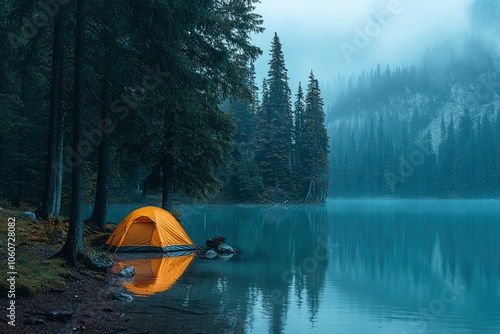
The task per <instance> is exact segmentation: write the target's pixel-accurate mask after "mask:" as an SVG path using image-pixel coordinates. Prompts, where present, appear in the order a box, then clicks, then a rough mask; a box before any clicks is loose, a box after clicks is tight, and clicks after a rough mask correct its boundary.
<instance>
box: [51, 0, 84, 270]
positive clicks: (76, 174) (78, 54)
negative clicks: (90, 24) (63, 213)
mask: <svg viewBox="0 0 500 334" xmlns="http://www.w3.org/2000/svg"><path fill="white" fill-rule="evenodd" d="M85 5H86V0H77V3H76V30H75V76H74V96H73V98H74V101H73V104H74V105H73V151H74V152H78V151H79V146H80V145H79V144H81V142H82V119H83V117H82V113H83V88H84V83H85V82H84V81H85V80H84V79H85V78H84V61H85ZM80 158H81V159H82V158H83V157H81V156H80ZM82 209H83V162H82V161H80V162H79V163H76V165H75V166H73V169H72V173H71V207H70V221H69V229H68V236H67V238H66V243H65V244H64V246H63V248H62V249H61V250H60V251H59V253H57V254H56V255H55V256H61V257H64V258H66V259H67V260H68V261H69V263H70V264H72V265H73V266H76V267H78V259H80V258H82V257H83V215H82V211H83V210H82Z"/></svg>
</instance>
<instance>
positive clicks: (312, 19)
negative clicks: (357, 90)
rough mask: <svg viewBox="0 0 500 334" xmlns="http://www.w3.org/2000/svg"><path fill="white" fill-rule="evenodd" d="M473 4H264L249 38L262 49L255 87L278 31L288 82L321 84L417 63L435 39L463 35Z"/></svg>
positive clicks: (461, 0)
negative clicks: (258, 30) (312, 79)
mask: <svg viewBox="0 0 500 334" xmlns="http://www.w3.org/2000/svg"><path fill="white" fill-rule="evenodd" d="M473 2H474V0H309V1H304V0H262V2H261V3H259V4H257V8H256V12H257V13H258V14H260V15H262V17H263V19H264V24H263V26H264V28H265V29H266V31H265V32H264V33H262V34H259V35H256V36H254V37H253V42H254V44H256V45H257V46H259V47H260V48H261V49H262V50H263V55H262V56H261V57H260V58H259V60H258V61H257V62H256V63H255V66H256V70H257V80H258V82H257V84H258V85H259V86H261V83H262V79H263V78H264V77H265V76H267V71H268V61H269V49H270V45H271V41H272V38H273V36H274V33H275V32H276V33H277V34H278V36H279V37H280V40H281V43H282V44H283V52H284V55H285V64H286V67H287V69H288V76H289V78H290V81H289V84H290V88H291V89H292V92H293V93H294V94H295V92H296V90H297V86H298V83H299V81H301V82H302V85H303V86H306V85H307V78H308V76H309V73H310V71H311V70H313V71H314V74H315V76H316V78H318V79H319V81H320V84H325V83H326V81H327V80H330V79H331V78H335V77H336V76H337V75H338V74H339V73H340V74H343V75H350V74H352V73H360V72H361V71H362V70H370V69H371V68H373V67H375V66H377V64H379V63H380V65H381V66H382V68H385V67H386V66H387V65H390V66H391V67H395V66H400V65H402V64H415V63H418V61H419V59H420V58H421V56H422V54H423V52H424V51H425V50H426V49H427V48H428V47H429V46H432V45H433V44H435V43H436V42H437V41H438V40H443V39H448V38H449V37H453V36H457V35H463V34H467V32H468V31H469V29H470V22H469V10H470V6H471V5H472V4H473Z"/></svg>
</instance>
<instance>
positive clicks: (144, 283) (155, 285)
mask: <svg viewBox="0 0 500 334" xmlns="http://www.w3.org/2000/svg"><path fill="white" fill-rule="evenodd" d="M194 257H195V255H194V254H191V255H186V256H177V257H161V258H152V259H138V260H131V261H125V262H117V263H116V264H115V265H114V267H113V270H114V271H115V272H119V271H120V270H121V269H122V268H123V267H125V266H133V267H134V269H135V276H134V281H133V282H132V283H124V284H123V285H124V287H125V289H127V290H128V291H130V292H132V293H135V294H137V295H152V294H155V293H157V292H162V291H166V290H168V289H170V288H171V287H172V285H174V284H175V282H177V280H178V279H179V277H181V275H182V274H183V273H184V271H185V270H186V268H187V267H188V266H189V264H190V263H191V261H193V259H194Z"/></svg>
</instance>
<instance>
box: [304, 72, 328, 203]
mask: <svg viewBox="0 0 500 334" xmlns="http://www.w3.org/2000/svg"><path fill="white" fill-rule="evenodd" d="M302 122H303V123H302V129H301V131H300V134H299V137H300V146H299V149H298V152H300V153H299V157H300V162H299V166H300V175H301V176H302V178H301V182H300V183H299V187H298V189H299V195H300V196H301V198H303V200H304V201H307V202H321V201H323V200H324V199H325V198H326V196H327V193H328V172H329V171H328V166H329V164H328V154H329V153H330V151H329V145H330V143H329V139H328V134H327V130H326V127H325V113H324V111H323V99H322V98H321V91H320V88H319V83H318V80H317V79H315V77H314V74H313V72H312V71H311V74H310V76H309V84H308V86H307V93H306V103H305V110H304V114H303V121H302Z"/></svg>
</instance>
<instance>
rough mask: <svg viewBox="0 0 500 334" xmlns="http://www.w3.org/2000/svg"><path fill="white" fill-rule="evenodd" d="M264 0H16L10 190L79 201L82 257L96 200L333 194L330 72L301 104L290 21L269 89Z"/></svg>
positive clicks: (75, 220) (66, 206)
mask: <svg viewBox="0 0 500 334" xmlns="http://www.w3.org/2000/svg"><path fill="white" fill-rule="evenodd" d="M255 3H256V1H229V2H226V1H222V2H220V1H206V2H202V3H200V2H198V1H162V2H148V3H146V4H142V3H141V4H139V3H136V2H134V1H120V2H115V1H93V2H87V1H86V0H78V1H75V2H69V1H62V0H60V1H47V2H43V1H41V2H36V3H33V2H29V1H21V2H17V1H10V0H9V1H4V2H2V5H1V10H0V16H1V17H0V24H1V27H0V30H1V31H2V34H1V38H2V45H6V46H8V47H5V48H3V49H2V50H1V51H0V52H1V54H2V55H1V56H2V62H1V65H0V66H2V68H1V70H0V76H1V77H0V108H1V118H0V170H1V175H2V177H1V180H0V198H1V199H3V200H7V201H9V202H10V203H12V204H13V205H14V206H17V207H27V206H32V207H38V208H37V215H38V216H39V217H41V218H47V217H50V216H59V215H60V214H61V213H65V215H66V214H67V213H68V212H69V220H70V222H71V224H70V228H69V231H68V238H67V242H66V244H65V246H64V248H63V249H62V250H61V252H60V253H61V254H63V255H67V256H68V257H70V258H71V259H72V260H75V259H76V258H78V257H80V256H81V253H82V246H81V242H82V238H81V235H82V227H83V220H84V219H85V217H83V207H84V205H87V204H91V205H93V213H92V215H91V217H90V218H88V219H87V220H86V224H89V225H94V226H97V227H99V228H101V229H103V228H104V226H105V222H106V210H107V205H108V203H110V202H115V203H116V202H124V203H129V202H147V201H150V202H161V206H162V207H164V208H168V209H171V208H172V201H177V202H190V201H194V200H199V199H205V200H207V199H208V200H215V201H230V202H254V203H282V202H308V203H319V202H322V201H324V200H325V198H326V197H327V195H328V153H329V151H328V144H329V140H328V136H327V131H326V127H325V122H324V119H325V115H324V110H323V100H322V97H321V92H320V88H319V83H318V81H317V80H316V79H315V77H314V75H313V73H312V72H311V74H310V77H309V78H308V84H307V88H306V92H305V95H304V92H303V91H302V88H301V87H299V89H298V93H297V100H296V102H295V105H294V107H293V108H292V102H291V99H292V94H291V90H290V88H289V87H288V77H287V70H286V67H285V60H284V55H283V52H282V49H281V42H280V40H279V37H278V35H277V34H276V35H275V37H274V39H273V41H272V50H271V57H272V59H271V61H270V62H269V72H268V77H267V78H266V79H265V80H264V83H263V87H262V91H261V92H260V94H259V93H258V89H257V88H256V85H255V82H254V81H255V79H254V76H255V73H254V69H253V65H252V64H253V62H254V61H255V60H256V59H257V58H258V57H259V56H260V55H261V54H262V50H261V49H260V48H259V47H257V46H255V45H253V44H252V40H251V36H252V34H258V33H260V32H262V31H263V29H264V28H263V26H262V22H263V21H262V17H261V16H260V15H258V14H256V13H255V12H254V10H255ZM193 8H196V10H193ZM259 99H262V102H259Z"/></svg>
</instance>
